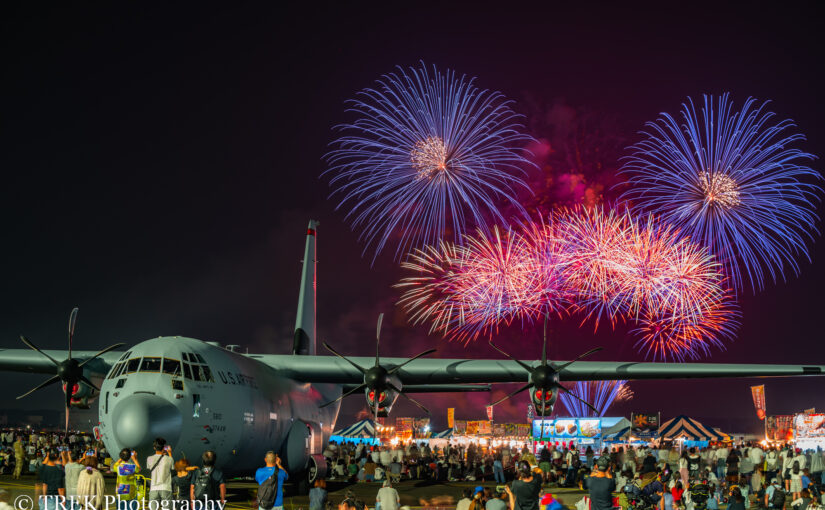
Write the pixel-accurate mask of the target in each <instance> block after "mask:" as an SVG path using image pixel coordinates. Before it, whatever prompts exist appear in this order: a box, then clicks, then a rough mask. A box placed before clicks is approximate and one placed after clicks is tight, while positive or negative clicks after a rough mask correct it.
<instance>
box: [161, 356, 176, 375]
mask: <svg viewBox="0 0 825 510" xmlns="http://www.w3.org/2000/svg"><path fill="white" fill-rule="evenodd" d="M163 373H164V374H172V375H180V361H178V360H176V359H171V358H163Z"/></svg>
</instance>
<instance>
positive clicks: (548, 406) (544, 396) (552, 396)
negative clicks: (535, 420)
mask: <svg viewBox="0 0 825 510" xmlns="http://www.w3.org/2000/svg"><path fill="white" fill-rule="evenodd" d="M558 397H559V390H558V389H557V388H550V389H547V390H545V389H543V388H537V387H536V386H531V387H530V401H531V402H532V403H533V409H534V410H535V413H536V416H550V415H551V414H552V413H553V406H555V404H556V399H557V398H558ZM542 403H543V407H544V413H543V414H542Z"/></svg>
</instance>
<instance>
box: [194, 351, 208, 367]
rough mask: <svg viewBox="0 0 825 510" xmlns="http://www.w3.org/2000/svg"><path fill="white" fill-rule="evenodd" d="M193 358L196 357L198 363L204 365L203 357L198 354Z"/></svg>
mask: <svg viewBox="0 0 825 510" xmlns="http://www.w3.org/2000/svg"><path fill="white" fill-rule="evenodd" d="M195 356H197V357H198V363H203V364H204V365H205V364H206V361H205V360H204V359H203V356H201V355H200V354H195Z"/></svg>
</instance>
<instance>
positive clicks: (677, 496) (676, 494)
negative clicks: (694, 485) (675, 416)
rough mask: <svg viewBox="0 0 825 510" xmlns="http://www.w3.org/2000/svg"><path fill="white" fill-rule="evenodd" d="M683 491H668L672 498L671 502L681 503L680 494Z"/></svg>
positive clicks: (683, 490) (675, 489)
mask: <svg viewBox="0 0 825 510" xmlns="http://www.w3.org/2000/svg"><path fill="white" fill-rule="evenodd" d="M684 492H685V489H677V488H676V487H674V488H672V489H670V494H671V495H672V496H673V501H682V494H684Z"/></svg>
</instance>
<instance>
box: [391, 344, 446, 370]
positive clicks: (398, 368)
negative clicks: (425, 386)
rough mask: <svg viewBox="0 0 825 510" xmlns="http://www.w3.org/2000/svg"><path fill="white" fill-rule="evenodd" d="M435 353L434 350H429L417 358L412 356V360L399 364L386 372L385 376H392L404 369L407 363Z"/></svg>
mask: <svg viewBox="0 0 825 510" xmlns="http://www.w3.org/2000/svg"><path fill="white" fill-rule="evenodd" d="M435 351H436V349H429V350H426V351H424V352H422V353H421V354H419V355H418V356H413V357H412V358H410V359H408V360H407V361H405V362H404V363H401V364H400V365H398V366H397V367H395V368H393V369H392V370H390V371H389V372H387V375H392V374H394V373H396V372H398V371H399V370H401V369H402V368H403V367H404V365H406V364H408V363H412V362H413V361H415V360H417V359H418V358H421V357H422V356H426V355H427V354H432V353H434V352H435Z"/></svg>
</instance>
